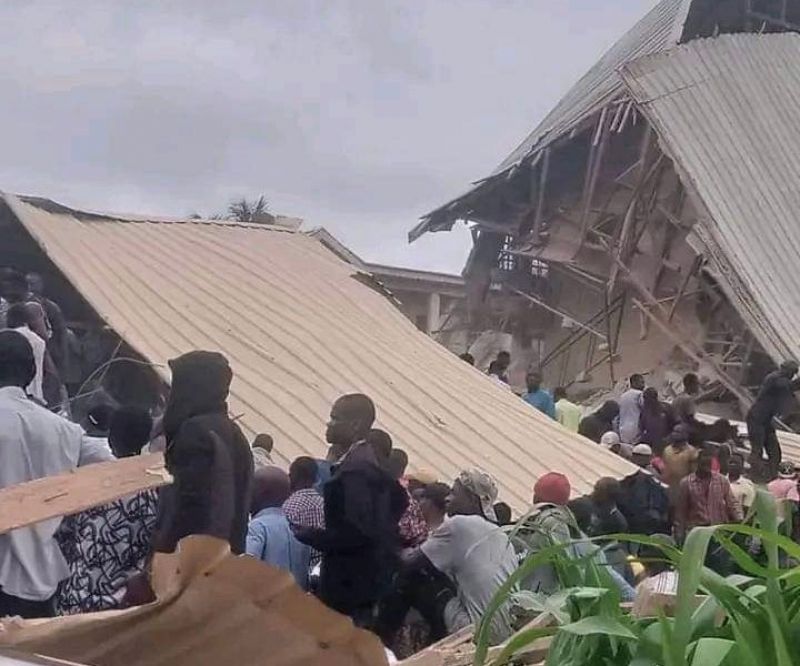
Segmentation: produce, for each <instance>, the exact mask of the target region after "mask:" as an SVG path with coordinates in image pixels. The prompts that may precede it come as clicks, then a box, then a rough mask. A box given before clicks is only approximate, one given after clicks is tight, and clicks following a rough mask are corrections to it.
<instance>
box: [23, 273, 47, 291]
mask: <svg viewBox="0 0 800 666" xmlns="http://www.w3.org/2000/svg"><path fill="white" fill-rule="evenodd" d="M25 281H26V282H27V283H28V291H30V292H31V293H32V294H34V295H36V296H44V278H43V277H42V276H41V274H39V273H28V274H27V275H26V276H25Z"/></svg>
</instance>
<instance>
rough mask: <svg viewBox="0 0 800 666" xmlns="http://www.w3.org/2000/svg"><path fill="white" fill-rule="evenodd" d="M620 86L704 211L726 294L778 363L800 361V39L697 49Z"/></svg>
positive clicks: (652, 61)
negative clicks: (626, 89) (627, 91)
mask: <svg viewBox="0 0 800 666" xmlns="http://www.w3.org/2000/svg"><path fill="white" fill-rule="evenodd" d="M623 77H624V78H625V81H626V83H627V85H628V87H629V89H630V91H631V93H632V94H633V96H634V97H635V98H636V99H637V100H638V101H639V103H640V105H641V108H642V110H643V112H644V113H645V115H646V116H647V117H648V119H649V120H650V121H651V122H652V123H653V125H654V126H655V127H656V129H657V131H658V133H659V135H660V137H661V139H662V141H663V142H664V144H665V146H666V149H667V151H668V152H669V153H670V154H671V155H672V157H673V158H674V160H675V162H676V164H677V165H678V167H679V169H680V170H681V172H682V173H683V174H684V175H685V176H686V177H687V180H688V184H690V186H691V189H692V190H694V196H695V198H696V199H697V200H698V201H699V202H700V204H701V210H702V209H705V211H706V214H705V215H702V216H701V219H700V222H699V224H700V225H701V227H702V228H701V229H700V230H699V233H698V236H700V237H701V239H702V240H703V242H704V243H705V244H706V245H707V250H708V253H709V255H710V256H711V257H712V258H713V261H714V263H715V264H716V268H717V271H718V273H720V275H722V276H723V277H724V280H723V282H722V286H723V288H724V289H725V291H726V294H727V295H728V297H729V298H730V299H731V300H732V302H733V303H734V305H736V306H737V308H738V309H739V311H740V313H741V314H742V316H743V317H744V318H745V320H746V321H747V323H748V325H749V326H750V327H751V329H752V330H753V331H754V333H755V334H756V335H757V337H758V339H759V342H760V343H761V344H762V345H763V346H764V348H765V350H766V351H767V352H768V353H769V354H770V355H771V356H772V357H773V359H774V360H775V361H779V360H781V359H782V358H785V357H786V356H787V355H788V356H794V357H795V358H800V340H798V331H799V330H800V274H799V272H798V271H797V270H796V266H797V257H798V255H800V224H798V220H797V210H798V208H800V140H799V137H798V134H797V127H798V126H800V36H798V35H796V34H793V33H787V34H771V35H724V36H721V37H718V38H714V39H707V40H698V41H695V42H691V43H689V44H686V45H682V46H680V47H677V48H675V49H674V50H672V51H671V52H667V53H665V54H660V55H655V56H650V57H647V58H643V59H642V60H639V61H636V62H635V63H632V64H630V65H628V66H626V67H625V68H623Z"/></svg>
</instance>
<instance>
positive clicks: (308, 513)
mask: <svg viewBox="0 0 800 666" xmlns="http://www.w3.org/2000/svg"><path fill="white" fill-rule="evenodd" d="M283 513H284V515H285V516H286V520H288V521H289V525H290V526H291V527H315V528H318V529H325V501H324V500H323V499H322V495H320V494H319V493H318V492H317V491H316V490H315V489H314V488H304V489H303V490H297V491H295V492H294V493H292V494H291V495H290V496H289V499H287V500H286V501H285V502H284V503H283ZM321 559H322V554H321V553H320V552H319V551H318V550H315V549H312V551H311V566H312V567H314V566H316V565H317V564H319V562H320V560H321Z"/></svg>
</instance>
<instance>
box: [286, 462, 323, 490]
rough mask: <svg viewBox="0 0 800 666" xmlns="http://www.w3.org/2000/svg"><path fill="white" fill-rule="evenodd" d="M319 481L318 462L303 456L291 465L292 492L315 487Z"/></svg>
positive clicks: (290, 484)
mask: <svg viewBox="0 0 800 666" xmlns="http://www.w3.org/2000/svg"><path fill="white" fill-rule="evenodd" d="M316 481H317V461H316V460H314V459H313V458H309V457H308V456H301V457H299V458H296V459H295V461H294V462H293V463H292V464H291V465H289V486H290V490H291V491H292V492H296V491H298V490H305V489H306V488H311V487H313V485H314V483H316Z"/></svg>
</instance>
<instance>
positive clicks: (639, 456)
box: [631, 444, 653, 467]
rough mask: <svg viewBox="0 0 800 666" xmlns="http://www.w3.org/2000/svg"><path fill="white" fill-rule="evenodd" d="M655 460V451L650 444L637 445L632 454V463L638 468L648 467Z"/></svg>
mask: <svg viewBox="0 0 800 666" xmlns="http://www.w3.org/2000/svg"><path fill="white" fill-rule="evenodd" d="M652 459H653V449H651V448H650V445H649V444H637V445H636V446H634V447H633V451H632V452H631V462H632V463H633V464H634V465H637V466H638V467H647V466H648V465H649V464H650V461H651V460H652Z"/></svg>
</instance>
